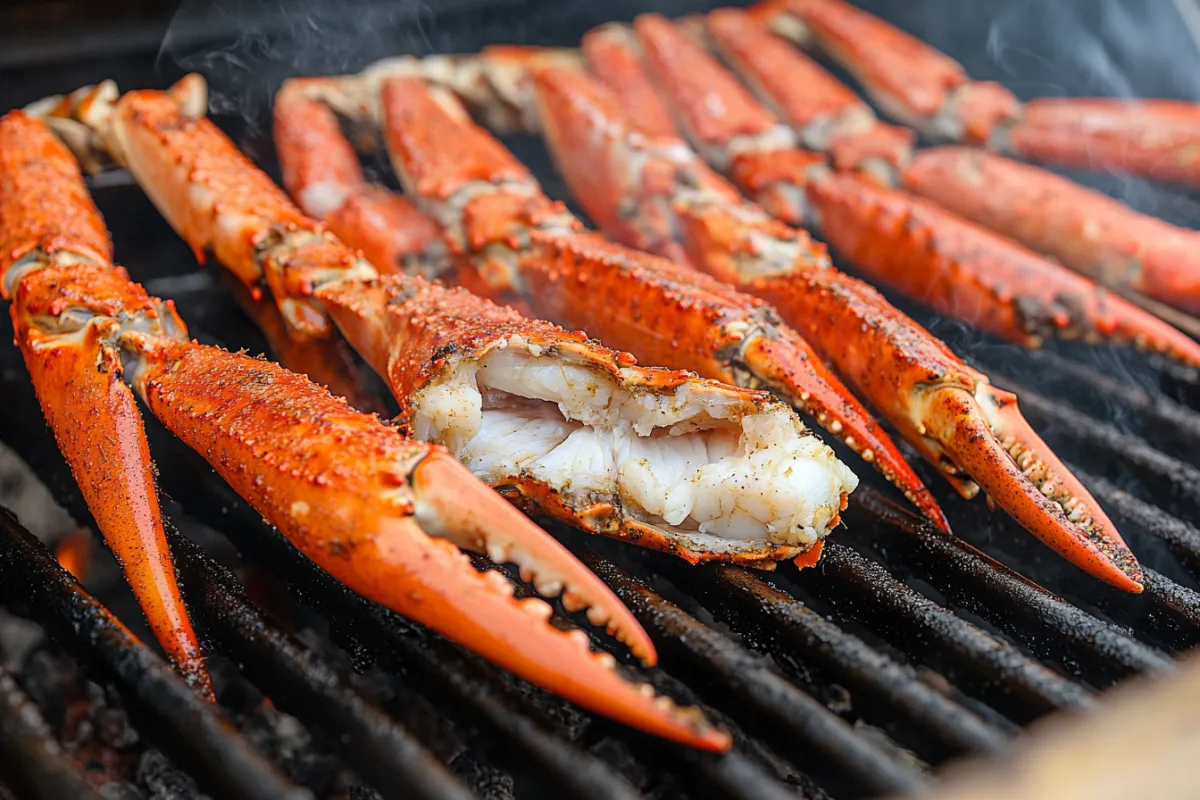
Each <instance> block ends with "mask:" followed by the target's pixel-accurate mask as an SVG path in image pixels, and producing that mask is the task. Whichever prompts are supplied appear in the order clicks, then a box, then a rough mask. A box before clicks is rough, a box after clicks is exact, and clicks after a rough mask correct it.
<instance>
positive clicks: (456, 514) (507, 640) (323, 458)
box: [127, 337, 730, 751]
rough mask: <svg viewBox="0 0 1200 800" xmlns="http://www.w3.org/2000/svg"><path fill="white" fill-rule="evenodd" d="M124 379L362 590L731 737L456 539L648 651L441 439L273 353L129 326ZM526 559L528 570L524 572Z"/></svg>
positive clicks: (626, 708)
mask: <svg viewBox="0 0 1200 800" xmlns="http://www.w3.org/2000/svg"><path fill="white" fill-rule="evenodd" d="M127 346H128V349H129V350H131V351H135V352H136V353H137V356H138V358H139V364H138V369H137V372H136V377H135V380H134V387H135V389H136V390H137V391H138V393H139V394H140V395H141V396H142V398H143V400H145V402H146V404H147V406H149V408H150V409H151V411H152V412H153V413H154V414H155V415H156V416H157V417H158V418H159V419H161V420H162V421H163V423H164V424H165V425H166V426H167V427H168V428H169V429H170V430H171V431H172V432H173V433H175V434H176V435H177V436H179V437H180V438H181V439H182V440H183V441H184V442H185V443H186V444H188V445H189V446H190V447H192V448H193V449H195V450H196V451H197V452H199V453H202V454H204V455H205V457H206V458H207V459H208V461H209V463H210V464H211V465H212V466H213V468H214V469H216V470H217V472H218V473H220V474H221V476H222V477H223V478H224V479H225V480H226V481H228V482H229V484H230V485H231V486H232V487H233V488H234V490H235V491H237V492H238V493H239V494H240V495H242V496H243V497H245V498H246V499H247V501H249V502H250V504H251V505H252V506H253V507H254V508H255V509H256V510H258V511H259V513H261V514H262V515H263V516H264V517H266V518H267V519H268V520H270V521H271V522H272V523H273V524H275V525H276V526H277V527H278V528H279V529H280V531H281V532H282V533H283V534H284V535H285V536H286V537H287V538H288V539H289V540H290V541H291V542H292V543H293V544H295V545H296V547H298V548H299V549H300V550H301V551H302V552H304V553H305V555H307V556H308V557H309V558H311V559H312V560H313V561H315V562H316V563H317V564H319V565H320V566H321V567H323V568H324V569H325V570H327V571H328V572H329V573H330V574H331V575H333V576H334V577H335V578H337V579H338V580H340V581H342V582H343V583H345V584H346V585H347V586H349V587H350V588H352V589H353V590H354V591H356V592H358V593H359V594H362V595H363V596H364V597H366V598H368V599H370V600H373V601H375V602H377V603H380V604H382V605H384V606H386V607H388V608H390V609H392V610H394V611H396V612H397V613H399V614H402V615H404V616H405V617H407V618H409V619H412V620H414V621H416V622H419V623H421V624H424V625H427V626H428V627H430V628H432V629H433V630H435V631H437V632H439V633H441V634H442V635H444V636H446V637H448V638H450V639H452V640H454V641H456V642H458V643H459V644H461V645H463V646H464V647H467V648H469V649H470V650H472V651H474V652H476V653H478V654H479V655H481V656H483V657H484V658H487V659H488V660H490V661H492V662H494V663H496V664H498V665H500V666H502V667H504V668H505V669H508V670H511V671H512V672H514V673H515V674H517V675H519V676H521V677H523V678H526V679H527V680H529V681H532V682H533V683H536V684H538V685H540V686H542V687H544V688H546V689H548V690H549V691H552V692H554V693H556V694H559V695H561V696H562V697H565V698H567V699H569V700H571V701H573V702H576V703H578V704H580V705H581V706H584V707H586V708H588V709H590V710H592V711H595V712H597V713H600V714H604V715H606V716H609V717H611V718H613V719H615V720H618V721H620V722H624V723H626V724H629V725H632V726H634V727H637V728H640V729H642V730H644V731H647V732H649V733H653V734H656V735H659V736H663V737H665V738H669V739H673V740H676V741H679V742H683V743H685V744H688V745H691V746H693V747H698V748H702V749H707V750H715V751H721V750H725V749H728V747H729V746H730V740H729V737H728V736H727V735H726V734H724V733H722V732H720V731H718V730H716V729H715V728H713V727H711V726H710V725H709V724H708V723H707V722H706V721H705V720H704V719H703V717H702V716H701V715H700V714H699V713H698V712H696V711H694V710H688V709H680V708H677V707H676V706H675V705H674V704H672V703H671V702H670V701H669V700H667V699H665V698H656V697H655V696H654V692H653V691H652V690H647V689H644V688H642V687H638V686H634V685H633V684H631V683H628V682H627V681H625V680H624V679H623V678H622V677H621V676H620V675H619V674H618V673H617V672H616V671H615V670H613V669H612V667H613V659H612V658H611V657H610V656H608V655H607V654H602V653H600V654H598V653H591V652H589V650H588V647H587V637H586V636H585V635H584V634H582V633H578V632H571V633H567V632H564V631H561V630H558V629H557V628H555V627H553V626H552V625H550V624H549V617H550V614H551V608H550V606H549V605H547V604H546V603H545V602H544V601H542V600H539V599H536V598H530V599H525V600H516V599H515V598H514V597H513V590H512V586H511V585H510V584H509V583H508V582H507V581H505V580H504V579H503V577H501V576H500V575H499V574H496V573H494V572H488V573H480V572H477V571H476V570H475V569H473V568H472V566H471V564H470V561H469V560H468V558H467V557H466V556H465V555H464V554H463V553H462V552H461V551H460V550H459V549H458V548H457V547H455V543H458V544H461V545H463V546H466V547H470V548H472V549H481V550H483V551H484V552H492V553H495V554H496V555H498V556H499V554H500V552H503V553H504V557H506V558H509V559H512V560H515V561H517V563H518V564H520V565H521V566H522V567H523V568H524V569H523V571H524V572H526V574H528V575H530V577H532V578H533V582H534V585H535V587H540V588H541V589H543V590H545V591H546V592H547V593H557V592H558V591H565V593H566V595H565V597H564V603H565V604H566V605H568V607H574V608H580V607H581V606H583V607H587V608H588V610H589V616H590V618H591V619H592V620H593V621H596V622H597V623H598V624H603V625H606V626H607V628H608V630H610V631H612V632H613V633H614V635H616V636H618V637H619V638H621V639H622V640H623V641H625V642H627V643H628V644H629V645H630V647H631V649H632V650H633V651H634V653H635V654H637V655H639V656H640V657H642V658H643V659H644V660H646V661H649V662H653V660H654V657H655V656H654V650H653V647H652V646H651V644H650V642H649V640H648V638H647V637H646V634H645V632H644V631H643V630H642V629H641V628H640V626H639V625H638V623H637V622H636V621H635V620H634V619H633V617H632V615H631V614H630V612H629V611H628V610H627V609H625V608H624V606H622V605H621V604H620V602H619V601H618V600H617V598H616V597H615V596H614V595H613V594H612V593H611V592H610V591H609V590H608V589H607V588H606V587H605V586H604V585H603V584H602V583H600V581H599V579H598V578H596V577H595V576H594V575H592V574H591V573H590V572H588V571H587V570H586V569H585V568H584V567H583V565H582V564H580V563H579V562H578V561H576V560H575V559H574V557H572V556H571V555H570V554H569V553H568V552H567V551H566V550H565V549H564V548H563V547H562V546H561V545H559V544H558V543H557V542H555V541H554V540H553V539H551V538H550V537H549V536H547V535H546V534H545V533H544V532H543V531H542V530H541V529H539V528H538V527H537V526H536V525H534V524H533V523H532V522H531V521H530V520H529V519H527V518H526V517H524V516H523V515H521V514H520V513H519V512H518V511H516V510H515V509H514V508H513V507H512V506H511V505H510V504H509V503H508V502H507V501H505V500H504V499H502V498H501V497H500V496H499V495H498V494H496V493H495V492H492V491H491V490H490V489H488V488H487V487H486V486H484V485H483V484H482V483H480V482H479V481H478V480H476V479H475V478H474V477H473V476H472V475H471V474H470V473H469V472H468V470H467V468H466V467H464V466H462V465H461V464H460V463H458V462H457V461H456V460H455V459H454V458H453V457H451V456H450V455H449V453H447V452H446V451H445V450H444V449H442V448H440V447H436V446H432V445H425V444H418V443H415V442H412V441H409V440H407V439H405V438H404V437H403V436H401V434H400V433H399V432H398V431H397V430H396V429H394V428H392V427H390V426H388V425H385V424H384V423H383V422H381V421H380V420H379V419H378V418H377V417H375V416H373V415H366V414H360V413H358V412H355V411H353V410H351V409H349V408H348V407H347V406H346V404H345V402H344V401H343V400H340V399H338V398H335V397H333V396H332V395H330V394H329V393H328V392H327V391H325V390H323V389H321V388H320V387H318V386H316V385H314V384H312V383H311V382H310V381H308V380H307V379H305V378H303V377H302V376H299V375H295V374H294V373H290V372H287V371H286V370H284V369H282V368H280V367H279V366H277V365H275V364H272V363H270V362H267V361H261V360H258V359H255V358H251V357H248V356H244V355H235V354H231V353H226V352H224V351H220V350H216V349H214V348H207V347H203V346H201V345H196V344H179V343H173V342H172V343H162V342H161V340H159V341H158V342H152V341H138V340H136V339H135V338H133V337H130V341H129V342H128V345H127ZM530 573H531V574H530Z"/></svg>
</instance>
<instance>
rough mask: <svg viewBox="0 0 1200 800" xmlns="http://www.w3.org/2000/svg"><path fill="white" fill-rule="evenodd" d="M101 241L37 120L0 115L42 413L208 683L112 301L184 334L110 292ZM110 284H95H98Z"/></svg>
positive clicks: (172, 648)
mask: <svg viewBox="0 0 1200 800" xmlns="http://www.w3.org/2000/svg"><path fill="white" fill-rule="evenodd" d="M111 258H112V244H111V242H110V240H109V236H108V231H107V230H105V227H104V221H103V220H102V219H101V217H100V213H99V212H98V211H97V210H96V208H95V206H94V205H93V204H92V201H91V198H89V197H88V196H87V191H86V190H85V189H84V185H83V177H82V175H81V174H80V172H79V166H78V165H77V164H76V163H75V160H74V159H73V158H71V155H70V153H68V152H67V151H66V149H65V148H63V147H62V145H60V144H59V143H58V141H57V140H56V139H55V138H54V137H53V136H52V135H51V134H50V133H49V132H48V131H47V130H46V128H45V127H44V126H43V125H42V124H41V123H39V122H37V121H35V120H33V119H31V118H29V117H27V116H25V115H24V114H21V113H18V112H14V113H12V114H9V115H7V116H6V117H4V118H3V119H2V120H0V287H2V288H3V292H4V297H5V299H7V300H9V301H11V303H12V306H11V312H12V320H13V328H14V330H15V339H16V344H17V346H18V347H19V348H20V349H21V353H22V355H24V357H25V365H26V367H27V368H28V370H29V374H30V377H31V379H32V380H33V385H34V388H35V389H36V390H37V396H38V399H39V400H40V401H41V405H42V410H43V411H44V413H45V415H46V421H47V422H48V423H49V425H50V429H51V430H52V431H53V432H54V437H55V439H56V440H57V442H58V446H59V448H60V449H61V450H62V453H63V456H64V457H65V458H66V460H67V463H68V464H70V467H71V472H72V473H73V474H74V476H75V480H76V481H77V482H78V483H79V488H80V490H81V491H82V493H83V497H84V500H85V501H86V502H87V505H88V508H89V509H90V510H91V512H92V515H93V516H94V517H95V519H96V524H97V526H98V527H99V529H100V532H101V533H102V534H103V536H104V539H105V541H106V542H107V543H108V545H109V547H110V548H112V551H113V554H114V555H115V556H116V558H117V561H118V563H120V564H121V567H122V569H123V570H124V572H125V576H126V578H127V579H128V581H129V585H130V587H131V588H132V589H133V592H134V595H135V596H136V597H137V600H138V603H139V604H140V605H141V607H142V610H143V611H144V613H145V615H146V620H147V621H148V622H149V624H150V629H151V630H152V631H154V635H155V637H156V638H157V639H158V641H159V643H160V644H161V645H162V647H163V649H164V650H165V651H166V653H167V655H168V656H170V658H171V660H172V661H173V662H174V663H175V665H176V666H177V667H178V668H179V670H180V671H181V672H182V673H183V674H184V675H185V676H186V677H187V679H188V681H189V683H191V684H192V685H193V686H194V687H195V688H196V689H197V690H198V691H200V692H201V693H202V694H204V695H205V696H207V697H208V698H209V699H212V696H213V694H212V684H211V682H210V681H209V677H208V672H207V670H206V669H205V667H204V658H203V654H202V652H201V649H200V645H199V643H198V642H197V640H196V635H195V633H194V632H193V630H192V625H191V622H190V620H189V619H188V614H187V609H186V607H185V606H184V603H183V599H182V598H181V597H180V594H179V586H178V585H177V584H176V581H175V567H174V563H173V562H172V560H171V554H170V552H169V551H168V550H167V542H166V537H165V535H164V533H163V527H162V512H161V510H160V508H159V503H158V492H157V489H156V488H155V485H154V472H153V467H152V466H151V463H150V451H149V447H148V445H147V444H146V436H145V432H144V430H143V428H142V419H141V417H140V416H139V414H138V410H137V404H136V401H135V400H134V397H133V394H132V393H131V392H130V391H129V388H128V387H127V386H126V385H125V384H124V383H123V382H122V381H121V376H122V373H123V369H122V364H121V351H120V348H119V347H118V345H117V339H118V337H119V335H120V332H121V328H122V323H121V322H120V321H119V320H118V319H117V317H118V315H119V314H120V313H121V312H127V313H131V314H134V315H135V317H136V319H137V320H138V321H139V322H140V323H141V324H142V325H145V326H147V327H151V328H154V329H157V330H159V331H160V333H161V335H163V336H178V337H180V338H183V337H185V336H186V330H185V329H184V327H183V323H182V322H180V321H179V318H178V317H176V316H175V312H174V310H173V308H172V307H171V305H170V304H169V303H168V304H159V303H157V302H154V301H151V300H150V299H149V298H146V297H145V296H144V295H143V294H139V293H138V292H134V291H130V292H125V293H122V291H121V289H122V288H123V284H125V278H124V274H123V272H122V271H121V270H119V269H118V268H116V267H114V266H113V265H112V261H111ZM110 289H111V290H112V291H110V292H109V294H110V295H113V296H111V297H110V296H106V290H110Z"/></svg>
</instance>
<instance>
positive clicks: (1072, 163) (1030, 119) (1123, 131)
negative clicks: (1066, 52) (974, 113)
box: [994, 97, 1200, 188]
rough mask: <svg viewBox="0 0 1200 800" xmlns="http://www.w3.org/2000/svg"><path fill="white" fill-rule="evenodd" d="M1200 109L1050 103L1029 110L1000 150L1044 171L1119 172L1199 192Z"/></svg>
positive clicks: (1035, 103) (1104, 101)
mask: <svg viewBox="0 0 1200 800" xmlns="http://www.w3.org/2000/svg"><path fill="white" fill-rule="evenodd" d="M1198 142H1200V104H1197V103H1189V102H1185V101H1181V100H1127V99H1119V98H1109V97H1100V98H1088V97H1078V98H1076V97H1062V98H1059V97H1045V98H1039V99H1036V100H1031V101H1029V102H1028V103H1026V104H1025V107H1024V108H1023V109H1022V113H1021V116H1020V118H1019V119H1018V120H1017V122H1016V124H1014V125H1013V126H1012V127H1010V128H1008V129H1007V130H1001V131H999V133H998V136H997V142H996V144H995V145H994V146H995V149H998V150H1001V151H1004V152H1009V153H1012V154H1013V155H1016V156H1020V157H1021V158H1026V159H1029V160H1030V161H1036V162H1039V163H1045V164H1058V165H1060V166H1063V167H1074V168H1076V169H1087V170H1103V169H1110V170H1119V171H1121V172H1128V173H1131V174H1134V175H1141V176H1143V177H1146V178H1151V179H1153V180H1159V181H1166V182H1170V183H1178V184H1182V185H1185V186H1190V187H1192V188H1196V187H1200V147H1197V143H1198Z"/></svg>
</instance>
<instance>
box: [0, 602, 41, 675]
mask: <svg viewBox="0 0 1200 800" xmlns="http://www.w3.org/2000/svg"><path fill="white" fill-rule="evenodd" d="M45 640H46V633H45V631H43V630H42V627H41V626H40V625H38V624H37V623H35V622H30V621H29V620H27V619H22V618H20V617H14V616H13V615H12V614H9V613H8V612H7V611H5V610H4V609H2V608H0V663H2V664H3V665H4V667H5V668H6V669H8V670H9V671H10V672H14V673H16V672H20V671H21V667H22V666H23V665H24V664H25V659H26V658H28V657H29V654H30V653H32V652H33V651H34V650H35V649H37V648H38V646H40V645H41V644H42V643H43V642H44V641H45Z"/></svg>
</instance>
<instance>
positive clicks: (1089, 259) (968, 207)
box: [610, 9, 1200, 313]
mask: <svg viewBox="0 0 1200 800" xmlns="http://www.w3.org/2000/svg"><path fill="white" fill-rule="evenodd" d="M699 27H700V28H701V30H702V31H703V32H704V33H706V34H707V40H706V41H707V43H708V44H710V45H711V46H712V47H713V48H714V49H715V50H716V51H717V52H718V53H719V54H720V55H721V57H722V59H723V60H724V61H725V63H727V64H729V65H730V66H731V67H732V68H733V69H734V70H735V71H736V72H737V73H738V75H739V76H740V77H741V78H742V79H743V80H744V81H745V83H746V85H747V86H748V87H749V88H750V89H751V90H752V91H753V92H754V93H755V95H756V96H757V98H758V99H759V100H760V101H761V102H763V103H764V104H765V105H766V106H767V107H768V108H771V109H773V110H774V111H776V112H777V113H778V114H779V115H780V116H781V117H782V118H783V119H784V120H785V121H786V122H787V123H788V124H790V125H791V126H792V128H793V130H795V131H796V133H797V135H798V136H799V137H800V138H801V140H802V141H804V142H805V144H810V145H814V146H815V147H816V149H820V150H822V151H823V152H830V153H831V154H833V156H834V159H835V163H836V164H837V167H838V169H840V170H852V169H864V170H867V171H869V172H870V173H871V174H873V175H876V176H879V177H881V178H884V179H885V180H886V182H888V183H891V184H899V185H902V186H904V187H905V188H906V189H908V190H909V191H911V192H914V193H916V194H919V195H922V196H924V197H926V198H928V199H930V200H933V201H934V202H935V203H937V204H939V205H941V206H942V207H943V208H953V209H954V213H955V214H957V215H959V216H961V217H965V218H967V219H969V220H971V221H973V222H975V223H977V224H979V225H983V226H985V227H987V228H989V229H991V230H993V231H995V232H996V233H1000V234H1002V235H1004V236H1007V237H1009V238H1012V239H1015V240H1016V241H1018V242H1020V243H1021V244H1023V245H1025V246H1026V247H1029V248H1031V249H1033V250H1036V251H1038V252H1042V253H1046V254H1047V255H1051V256H1053V257H1055V258H1057V259H1058V260H1059V261H1061V262H1062V263H1063V264H1065V265H1066V266H1068V267H1070V268H1071V269H1073V270H1075V271H1076V272H1079V273H1082V274H1084V275H1086V276H1088V277H1089V278H1092V279H1093V280H1096V281H1098V282H1099V283H1101V284H1103V285H1105V286H1109V287H1112V288H1114V289H1118V290H1133V291H1136V292H1140V293H1142V294H1145V295H1146V296H1148V297H1151V298H1153V299H1155V300H1157V301H1159V302H1162V303H1165V304H1167V305H1170V306H1173V307H1175V308H1178V309H1181V310H1183V311H1187V312H1190V313H1200V234H1197V233H1196V232H1194V231H1191V230H1187V229H1184V228H1179V227H1176V226H1174V225H1171V224H1169V223H1167V222H1164V221H1162V220H1159V219H1156V218H1154V217H1149V216H1146V215H1144V214H1139V213H1137V212H1135V211H1133V210H1132V209H1130V208H1129V207H1127V206H1125V205H1124V204H1122V203H1120V202H1118V201H1116V200H1113V199H1112V198H1110V197H1108V196H1106V195H1104V194H1102V193H1100V192H1097V191H1094V190H1091V189H1087V188H1085V187H1083V186H1080V185H1079V184H1077V183H1074V182H1073V181H1070V180H1067V179H1066V178H1063V177H1060V176H1058V175H1055V174H1054V173H1051V172H1048V171H1046V170H1043V169H1039V168H1037V167H1031V166H1027V165H1024V164H1019V163H1017V162H1014V161H1011V160H1009V159H1005V158H1002V157H1000V156H996V155H989V154H987V153H984V152H982V151H979V150H974V149H968V148H963V147H942V148H933V149H929V150H919V151H917V152H916V153H915V154H913V153H912V152H911V139H909V140H907V141H906V142H904V145H905V146H904V147H899V146H897V147H896V148H893V149H888V148H872V147H870V146H869V144H874V143H881V142H882V143H885V144H886V143H887V142H889V141H892V142H899V141H900V137H899V136H891V135H889V133H890V132H893V131H900V132H903V131H902V129H899V128H894V127H892V126H890V125H884V124H883V123H880V122H878V121H877V120H873V117H872V116H871V115H870V111H869V110H865V109H864V111H863V112H862V113H861V114H859V113H857V112H854V114H853V118H854V119H856V120H862V119H866V120H873V121H871V122H869V124H867V126H866V127H865V128H863V129H862V130H861V132H857V127H856V126H853V125H850V124H844V125H843V124H836V125H834V124H829V123H819V122H817V121H814V114H813V112H812V110H811V106H812V104H814V103H820V102H821V101H822V99H823V98H825V97H826V96H828V95H830V94H833V93H834V90H833V89H832V88H830V87H831V86H832V87H838V88H840V89H841V90H842V91H844V92H848V91H849V90H848V89H846V87H844V86H842V84H841V83H839V82H838V81H837V80H836V79H835V78H834V77H833V76H832V75H829V73H827V72H825V71H824V70H823V69H822V68H821V67H820V66H818V65H816V64H814V63H813V62H812V60H811V59H809V58H808V57H807V56H805V55H804V54H803V53H801V52H800V51H798V50H796V49H795V48H794V47H792V46H791V45H789V44H788V43H787V42H785V41H783V40H782V39H780V38H778V37H776V36H773V35H771V34H770V33H769V32H768V30H767V29H766V27H765V26H764V25H763V24H761V23H759V22H757V21H756V20H755V19H754V18H753V16H752V15H751V14H750V13H748V12H745V11H742V10H740V9H719V10H717V11H713V12H711V13H710V14H708V15H707V16H706V17H704V18H703V21H702V22H700V24H699ZM801 75H802V76H804V77H805V78H806V80H804V81H801V80H798V79H797V76H801ZM610 85H612V84H610ZM618 85H619V84H618ZM622 95H623V96H624V92H622ZM850 98H852V99H846V100H845V105H844V106H842V108H843V109H845V110H844V111H842V112H841V117H839V118H850V117H851V115H852V111H851V110H852V109H856V108H858V107H859V105H860V104H861V101H859V100H857V99H856V98H853V95H850ZM848 128H849V129H855V130H856V132H852V133H849V134H846V135H845V136H842V135H841V134H837V135H828V136H825V137H824V139H822V137H819V136H814V135H811V134H809V133H808V132H809V131H812V130H813V129H816V130H817V131H820V132H824V131H826V130H829V131H833V132H837V131H841V130H845V129H848ZM860 139H861V140H863V141H860ZM843 140H849V141H848V143H847V145H846V146H845V147H841V148H840V149H839V143H840V142H842V141H843ZM851 154H852V157H851Z"/></svg>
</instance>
